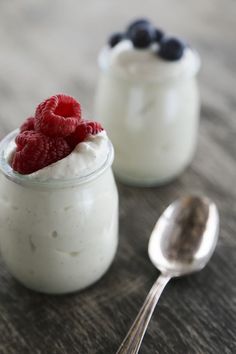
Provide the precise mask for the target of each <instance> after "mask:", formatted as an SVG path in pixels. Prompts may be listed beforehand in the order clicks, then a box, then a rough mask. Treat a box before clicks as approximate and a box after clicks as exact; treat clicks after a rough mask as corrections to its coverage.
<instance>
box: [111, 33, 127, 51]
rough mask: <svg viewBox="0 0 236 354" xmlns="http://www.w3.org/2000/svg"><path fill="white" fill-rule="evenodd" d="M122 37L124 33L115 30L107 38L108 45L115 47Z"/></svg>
mask: <svg viewBox="0 0 236 354" xmlns="http://www.w3.org/2000/svg"><path fill="white" fill-rule="evenodd" d="M123 38H124V34H123V33H120V32H117V33H113V34H112V35H111V36H110V38H109V39H108V43H109V46H110V47H111V48H113V47H115V46H116V45H117V44H118V43H119V42H120V41H122V39H123Z"/></svg>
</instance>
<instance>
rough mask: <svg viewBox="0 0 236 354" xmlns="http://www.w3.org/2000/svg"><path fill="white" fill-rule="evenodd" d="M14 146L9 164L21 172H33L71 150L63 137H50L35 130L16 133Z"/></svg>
mask: <svg viewBox="0 0 236 354" xmlns="http://www.w3.org/2000/svg"><path fill="white" fill-rule="evenodd" d="M16 146H17V147H16V152H15V154H14V156H13V159H12V162H11V166H12V168H13V170H15V171H17V172H18V173H21V174H29V173H33V172H35V171H37V170H39V169H41V168H43V167H46V166H48V165H50V164H52V163H53V162H56V161H58V160H60V159H62V158H64V157H66V156H67V155H69V154H70V152H71V148H70V147H69V145H68V143H67V142H66V141H65V139H64V138H61V137H55V138H50V137H48V136H45V135H43V134H42V133H40V132H35V131H23V132H22V133H20V134H19V135H17V137H16Z"/></svg>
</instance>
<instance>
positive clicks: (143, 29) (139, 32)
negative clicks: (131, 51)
mask: <svg viewBox="0 0 236 354" xmlns="http://www.w3.org/2000/svg"><path fill="white" fill-rule="evenodd" d="M129 38H130V39H131V41H132V43H133V45H134V47H135V48H139V49H142V48H147V47H149V45H150V44H151V43H153V42H154V40H155V29H154V27H152V26H151V25H150V24H146V23H145V24H144V23H143V24H139V25H138V26H136V27H134V28H133V29H132V31H131V32H130V36H129Z"/></svg>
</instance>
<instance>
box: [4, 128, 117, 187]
mask: <svg viewBox="0 0 236 354" xmlns="http://www.w3.org/2000/svg"><path fill="white" fill-rule="evenodd" d="M18 133H19V129H16V130H13V131H12V132H10V133H9V134H7V135H6V136H5V137H4V138H3V139H2V140H1V141H0V172H1V173H2V174H3V175H4V176H5V177H6V178H8V179H9V180H11V181H12V182H15V183H17V184H20V185H22V186H25V187H34V188H45V189H49V188H50V189H51V188H66V187H72V186H77V185H80V184H84V183H87V182H90V181H92V180H93V179H95V178H97V177H98V176H100V175H101V174H102V173H103V172H104V171H105V170H106V169H107V168H108V167H110V166H111V165H112V162H113V160H114V148H113V145H112V143H111V141H110V140H109V139H108V144H107V146H108V153H107V157H106V159H105V160H104V161H103V163H102V164H101V165H100V166H99V167H98V168H96V169H95V170H92V171H91V172H89V173H87V174H84V175H82V176H78V177H72V178H64V179H61V178H60V179H52V178H51V179H47V180H44V181H40V180H38V179H33V178H30V177H29V175H21V174H20V173H17V172H15V171H14V170H13V169H12V167H11V166H10V165H9V163H8V161H7V159H6V156H5V154H6V148H7V147H8V146H9V144H10V143H12V142H13V141H14V139H15V137H16V135H17V134H18Z"/></svg>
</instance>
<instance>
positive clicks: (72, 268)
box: [0, 132, 118, 294]
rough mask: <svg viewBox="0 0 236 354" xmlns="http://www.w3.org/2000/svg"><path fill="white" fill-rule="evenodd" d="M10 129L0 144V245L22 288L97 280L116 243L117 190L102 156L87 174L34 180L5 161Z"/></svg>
mask: <svg viewBox="0 0 236 354" xmlns="http://www.w3.org/2000/svg"><path fill="white" fill-rule="evenodd" d="M15 136H16V132H13V133H11V134H9V135H8V136H7V137H6V138H5V139H4V140H3V141H2V143H1V144H0V171H1V173H0V250H1V254H2V257H3V259H4V261H5V263H6V265H7V267H8V269H9V271H10V272H11V274H12V275H13V276H14V277H15V278H16V279H18V280H19V281H20V282H21V283H22V284H24V285H25V286H26V287H28V288H31V289H33V290H36V291H39V292H44V293H53V294H61V293H68V292H73V291H77V290H80V289H82V288H85V287H87V286H89V285H90V284H92V283H94V282H95V281H96V280H98V279H99V278H100V277H101V276H102V275H103V274H104V273H105V272H106V270H107V269H108V267H109V266H110V264H111V262H112V260H113V258H114V256H115V252H116V249H117V243H118V193H117V188H116V184H115V181H114V177H113V173H112V170H111V164H112V161H113V156H114V154H113V147H112V144H111V143H110V142H109V148H108V150H109V151H108V154H107V159H106V161H105V162H104V164H103V165H102V166H101V167H100V168H99V169H97V170H95V171H93V172H92V173H90V174H88V175H86V176H83V177H79V178H74V179H64V180H49V181H46V182H42V181H41V182H39V181H37V180H34V179H32V178H31V179H30V178H29V176H27V175H20V174H17V173H15V172H14V171H13V170H12V168H11V167H10V166H9V164H8V163H7V158H6V156H7V154H8V149H9V147H10V146H11V145H12V144H13V141H14V139H15Z"/></svg>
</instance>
